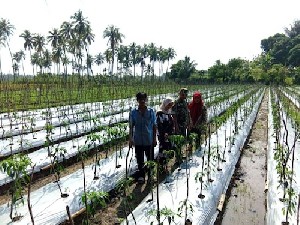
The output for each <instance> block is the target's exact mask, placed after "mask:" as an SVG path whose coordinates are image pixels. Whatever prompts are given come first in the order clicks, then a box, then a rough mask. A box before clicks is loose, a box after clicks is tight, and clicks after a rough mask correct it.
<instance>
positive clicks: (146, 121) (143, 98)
mask: <svg viewBox="0 0 300 225" xmlns="http://www.w3.org/2000/svg"><path fill="white" fill-rule="evenodd" d="M136 100H137V102H138V107H137V108H135V109H133V110H132V111H131V113H130V115H129V147H130V148H131V147H132V146H133V145H134V146H135V157H136V160H137V164H138V169H139V171H138V182H139V183H144V182H145V168H144V167H145V162H144V154H145V155H146V157H147V160H153V159H154V147H155V146H156V144H157V143H156V130H157V124H156V115H155V112H154V110H153V109H152V108H148V107H147V105H146V102H147V94H146V93H144V92H139V93H137V95H136Z"/></svg>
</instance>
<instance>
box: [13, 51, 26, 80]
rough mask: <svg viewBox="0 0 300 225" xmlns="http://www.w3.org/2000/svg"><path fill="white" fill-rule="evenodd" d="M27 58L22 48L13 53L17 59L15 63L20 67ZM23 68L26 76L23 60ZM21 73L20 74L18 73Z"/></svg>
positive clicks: (14, 58)
mask: <svg viewBox="0 0 300 225" xmlns="http://www.w3.org/2000/svg"><path fill="white" fill-rule="evenodd" d="M24 59H25V53H24V51H23V50H20V51H18V52H16V53H14V54H13V60H14V61H15V63H16V64H17V65H18V68H19V64H20V62H21V61H23V60H24ZM22 69H23V73H24V76H25V71H24V64H23V62H22ZM18 75H19V74H18Z"/></svg>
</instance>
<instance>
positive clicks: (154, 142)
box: [152, 138, 157, 147]
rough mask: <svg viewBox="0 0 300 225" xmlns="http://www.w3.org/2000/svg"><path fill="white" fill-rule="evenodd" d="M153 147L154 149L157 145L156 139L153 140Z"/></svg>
mask: <svg viewBox="0 0 300 225" xmlns="http://www.w3.org/2000/svg"><path fill="white" fill-rule="evenodd" d="M152 145H153V147H155V146H156V145H157V141H156V138H154V139H153V144H152Z"/></svg>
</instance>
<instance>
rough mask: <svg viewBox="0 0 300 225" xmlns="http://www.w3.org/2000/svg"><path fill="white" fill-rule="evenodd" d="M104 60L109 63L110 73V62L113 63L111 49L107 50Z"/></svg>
mask: <svg viewBox="0 0 300 225" xmlns="http://www.w3.org/2000/svg"><path fill="white" fill-rule="evenodd" d="M104 58H105V61H106V62H107V63H108V71H109V66H110V62H111V61H112V52H111V50H110V49H106V50H105V51H104Z"/></svg>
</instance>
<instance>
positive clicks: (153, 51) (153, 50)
mask: <svg viewBox="0 0 300 225" xmlns="http://www.w3.org/2000/svg"><path fill="white" fill-rule="evenodd" d="M148 52H149V56H150V63H152V70H153V75H152V76H153V79H154V63H155V62H156V61H157V60H158V50H157V47H156V46H155V45H154V43H150V45H149V46H148Z"/></svg>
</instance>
